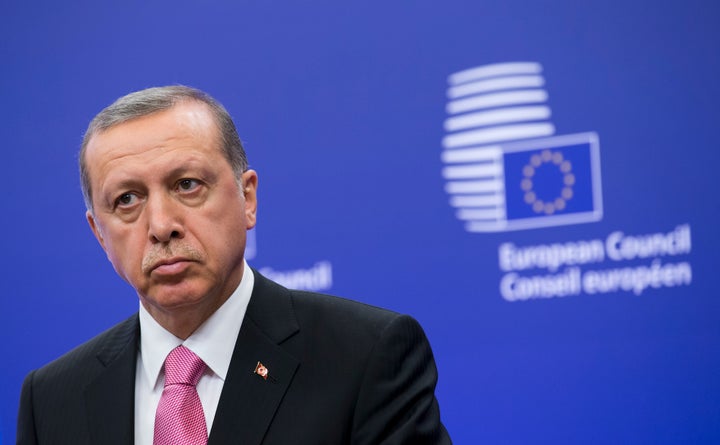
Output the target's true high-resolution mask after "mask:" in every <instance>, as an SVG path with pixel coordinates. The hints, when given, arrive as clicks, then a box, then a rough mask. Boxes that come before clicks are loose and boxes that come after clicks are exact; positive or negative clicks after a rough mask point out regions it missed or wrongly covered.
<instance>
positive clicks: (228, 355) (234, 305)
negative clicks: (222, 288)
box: [139, 260, 255, 383]
mask: <svg viewBox="0 0 720 445" xmlns="http://www.w3.org/2000/svg"><path fill="white" fill-rule="evenodd" d="M243 262H244V265H243V276H242V279H241V280H240V284H239V285H238V287H237V289H235V291H234V292H233V293H232V295H230V298H228V299H227V301H225V303H223V305H222V306H220V308H219V309H218V310H216V311H215V312H214V313H213V314H212V315H211V316H210V318H208V319H207V320H205V322H204V323H203V324H201V325H200V327H198V328H197V329H196V330H195V332H193V333H192V334H191V335H190V337H188V338H187V339H186V340H185V341H183V340H182V339H181V338H178V337H176V336H174V335H173V334H171V333H170V332H168V331H167V330H165V328H163V327H162V326H160V325H159V324H158V322H157V321H155V319H154V318H152V316H151V315H150V314H149V313H148V311H147V310H146V309H145V307H144V306H143V305H142V304H140V311H139V315H140V355H141V357H142V365H143V372H145V375H146V377H147V379H148V381H149V382H155V383H157V380H158V377H159V376H160V370H161V369H162V366H163V363H165V358H166V357H167V355H168V354H169V353H170V351H172V350H173V349H175V348H176V347H177V346H179V345H184V346H185V347H186V348H188V349H190V350H191V351H193V352H194V353H195V354H197V355H198V357H200V358H201V359H202V360H203V361H204V362H205V364H206V365H207V366H208V368H209V369H210V370H211V371H212V372H213V373H215V374H216V375H217V376H218V377H220V378H221V379H222V380H223V381H224V380H225V377H226V376H227V372H228V369H229V368H230V360H231V359H232V353H233V349H234V348H235V342H236V341H237V337H238V333H239V332H240V326H241V325H242V321H243V318H244V317H245V311H246V310H247V306H248V303H249V302H250V296H251V295H252V290H253V286H254V284H255V276H254V275H253V273H252V270H251V269H250V267H249V266H248V264H247V262H245V261H244V260H243Z"/></svg>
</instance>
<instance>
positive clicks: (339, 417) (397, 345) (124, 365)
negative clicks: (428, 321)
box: [17, 272, 450, 445]
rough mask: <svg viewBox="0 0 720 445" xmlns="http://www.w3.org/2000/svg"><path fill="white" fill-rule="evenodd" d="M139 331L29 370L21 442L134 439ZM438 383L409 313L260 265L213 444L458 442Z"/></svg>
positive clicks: (124, 331) (113, 333) (133, 321)
mask: <svg viewBox="0 0 720 445" xmlns="http://www.w3.org/2000/svg"><path fill="white" fill-rule="evenodd" d="M139 331H140V329H139V324H138V317H137V315H134V316H132V317H130V318H129V319H127V320H126V321H124V322H122V323H120V324H119V325H117V326H115V327H113V328H111V329H110V330H108V331H106V332H105V333H103V334H100V335H99V336H97V337H95V338H94V339H92V340H90V341H89V342H87V343H85V344H84V345H81V346H79V347H78V348H76V349H74V350H72V351H70V352H69V353H67V354H65V355H64V356H63V357H61V358H59V359H58V360H56V361H54V362H52V363H50V364H48V365H46V366H45V367H43V368H41V369H39V370H36V371H33V372H31V373H30V374H29V375H28V376H27V378H26V379H25V382H24V384H23V388H22V395H21V399H20V411H19V415H18V431H17V443H18V444H22V445H26V444H28V445H29V444H52V445H62V444H72V445H83V444H102V445H113V444H117V445H120V444H123V445H129V444H132V443H133V434H134V433H133V430H134V426H133V425H134V418H133V416H134V414H133V409H134V408H133V407H134V398H135V364H136V358H137V352H138V345H139V336H140V332H139ZM258 361H259V362H262V364H264V365H265V366H266V367H267V369H268V371H269V372H268V379H267V380H265V379H263V378H262V377H260V376H259V375H258V374H255V373H254V372H253V371H254V370H255V367H256V365H257V362H258ZM436 381H437V371H436V369H435V363H434V360H433V357H432V352H431V350H430V345H429V344H428V341H427V339H426V337H425V335H424V333H423V331H422V329H421V328H420V326H419V325H418V324H417V322H416V321H415V320H413V319H412V318H410V317H408V316H404V315H400V314H396V313H394V312H390V311H386V310H383V309H378V308H375V307H371V306H367V305H364V304H361V303H356V302H352V301H348V300H344V299H340V298H336V297H330V296H327V295H321V294H314V293H309V292H300V291H291V290H288V289H285V288H284V287H282V286H280V285H278V284H276V283H274V282H272V281H270V280H268V279H266V278H264V277H263V276H261V275H260V274H259V273H257V272H255V287H254V289H253V293H252V297H251V299H250V303H249V306H248V309H247V313H246V315H245V319H244V320H243V323H242V328H241V329H240V334H239V336H238V339H237V343H236V345H235V350H234V352H233V357H232V360H231V363H230V369H229V371H228V375H227V379H226V380H225V384H224V387H223V390H222V394H221V396H220V402H219V405H218V409H217V413H216V414H215V420H214V422H213V426H212V430H211V431H210V437H209V441H208V443H209V444H241V445H259V444H264V445H271V444H278V445H290V444H298V445H304V444H307V445H323V444H327V445H340V444H353V445H355V444H357V445H360V444H368V445H370V444H373V445H376V444H388V445H389V444H412V445H420V444H433V445H435V444H449V443H450V438H449V436H448V434H447V431H446V430H445V428H444V427H443V425H442V424H441V423H440V413H439V408H438V403H437V400H436V399H435V395H434V390H435V383H436Z"/></svg>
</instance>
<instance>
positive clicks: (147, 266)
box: [142, 243, 204, 273]
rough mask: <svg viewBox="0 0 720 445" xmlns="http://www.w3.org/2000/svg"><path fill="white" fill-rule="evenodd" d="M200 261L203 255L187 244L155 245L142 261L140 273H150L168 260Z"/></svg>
mask: <svg viewBox="0 0 720 445" xmlns="http://www.w3.org/2000/svg"><path fill="white" fill-rule="evenodd" d="M176 259H182V260H186V261H202V260H203V259H204V256H203V254H202V253H201V252H200V251H199V250H197V249H195V248H194V247H192V246H190V245H188V244H177V243H175V244H165V245H156V246H155V247H153V248H152V249H151V250H150V251H148V252H147V253H146V254H145V256H144V257H143V260H142V271H143V272H144V273H150V272H151V271H152V270H153V269H155V268H156V267H157V266H158V265H160V264H161V263H164V262H167V261H169V260H176Z"/></svg>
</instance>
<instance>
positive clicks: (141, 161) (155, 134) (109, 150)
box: [85, 102, 220, 189]
mask: <svg viewBox="0 0 720 445" xmlns="http://www.w3.org/2000/svg"><path fill="white" fill-rule="evenodd" d="M198 142H200V144H199V145H198ZM218 143H219V131H218V129H217V126H216V124H215V121H214V119H213V117H212V115H211V113H210V110H209V109H208V108H207V106H206V105H205V104H203V103H199V102H185V103H180V104H177V105H176V106H174V107H172V108H170V109H168V110H164V111H161V112H158V113H153V114H150V115H147V116H143V117H139V118H137V119H133V120H130V121H128V122H124V123H122V124H119V125H116V126H114V127H111V128H109V129H107V130H105V131H103V132H101V133H98V134H96V135H95V136H93V137H92V138H91V140H90V141H89V143H88V146H87V151H86V153H85V159H86V163H87V166H88V172H89V175H90V183H91V184H92V185H93V188H95V189H97V184H95V181H94V177H96V178H98V179H104V178H105V177H106V176H107V175H108V173H109V172H110V171H112V170H113V169H114V168H116V167H115V166H117V165H120V166H121V167H124V166H126V164H127V163H128V161H129V164H130V165H127V166H132V165H134V166H135V167H142V166H143V165H148V164H151V163H152V161H157V160H159V159H161V158H162V157H163V156H164V155H166V154H169V153H172V152H174V151H176V150H182V149H187V150H188V151H192V150H199V151H202V150H207V149H212V148H213V147H214V148H216V149H218V150H220V148H219V146H218Z"/></svg>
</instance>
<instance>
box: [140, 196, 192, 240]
mask: <svg viewBox="0 0 720 445" xmlns="http://www.w3.org/2000/svg"><path fill="white" fill-rule="evenodd" d="M145 212H146V216H147V221H148V238H149V239H150V242H152V243H153V244H155V243H169V242H170V240H172V239H173V238H183V237H184V236H185V230H184V228H183V223H182V212H181V210H180V208H179V204H178V203H177V202H174V200H173V199H172V198H171V197H169V196H163V195H155V196H153V197H149V198H148V201H147V203H146V207H145Z"/></svg>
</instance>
